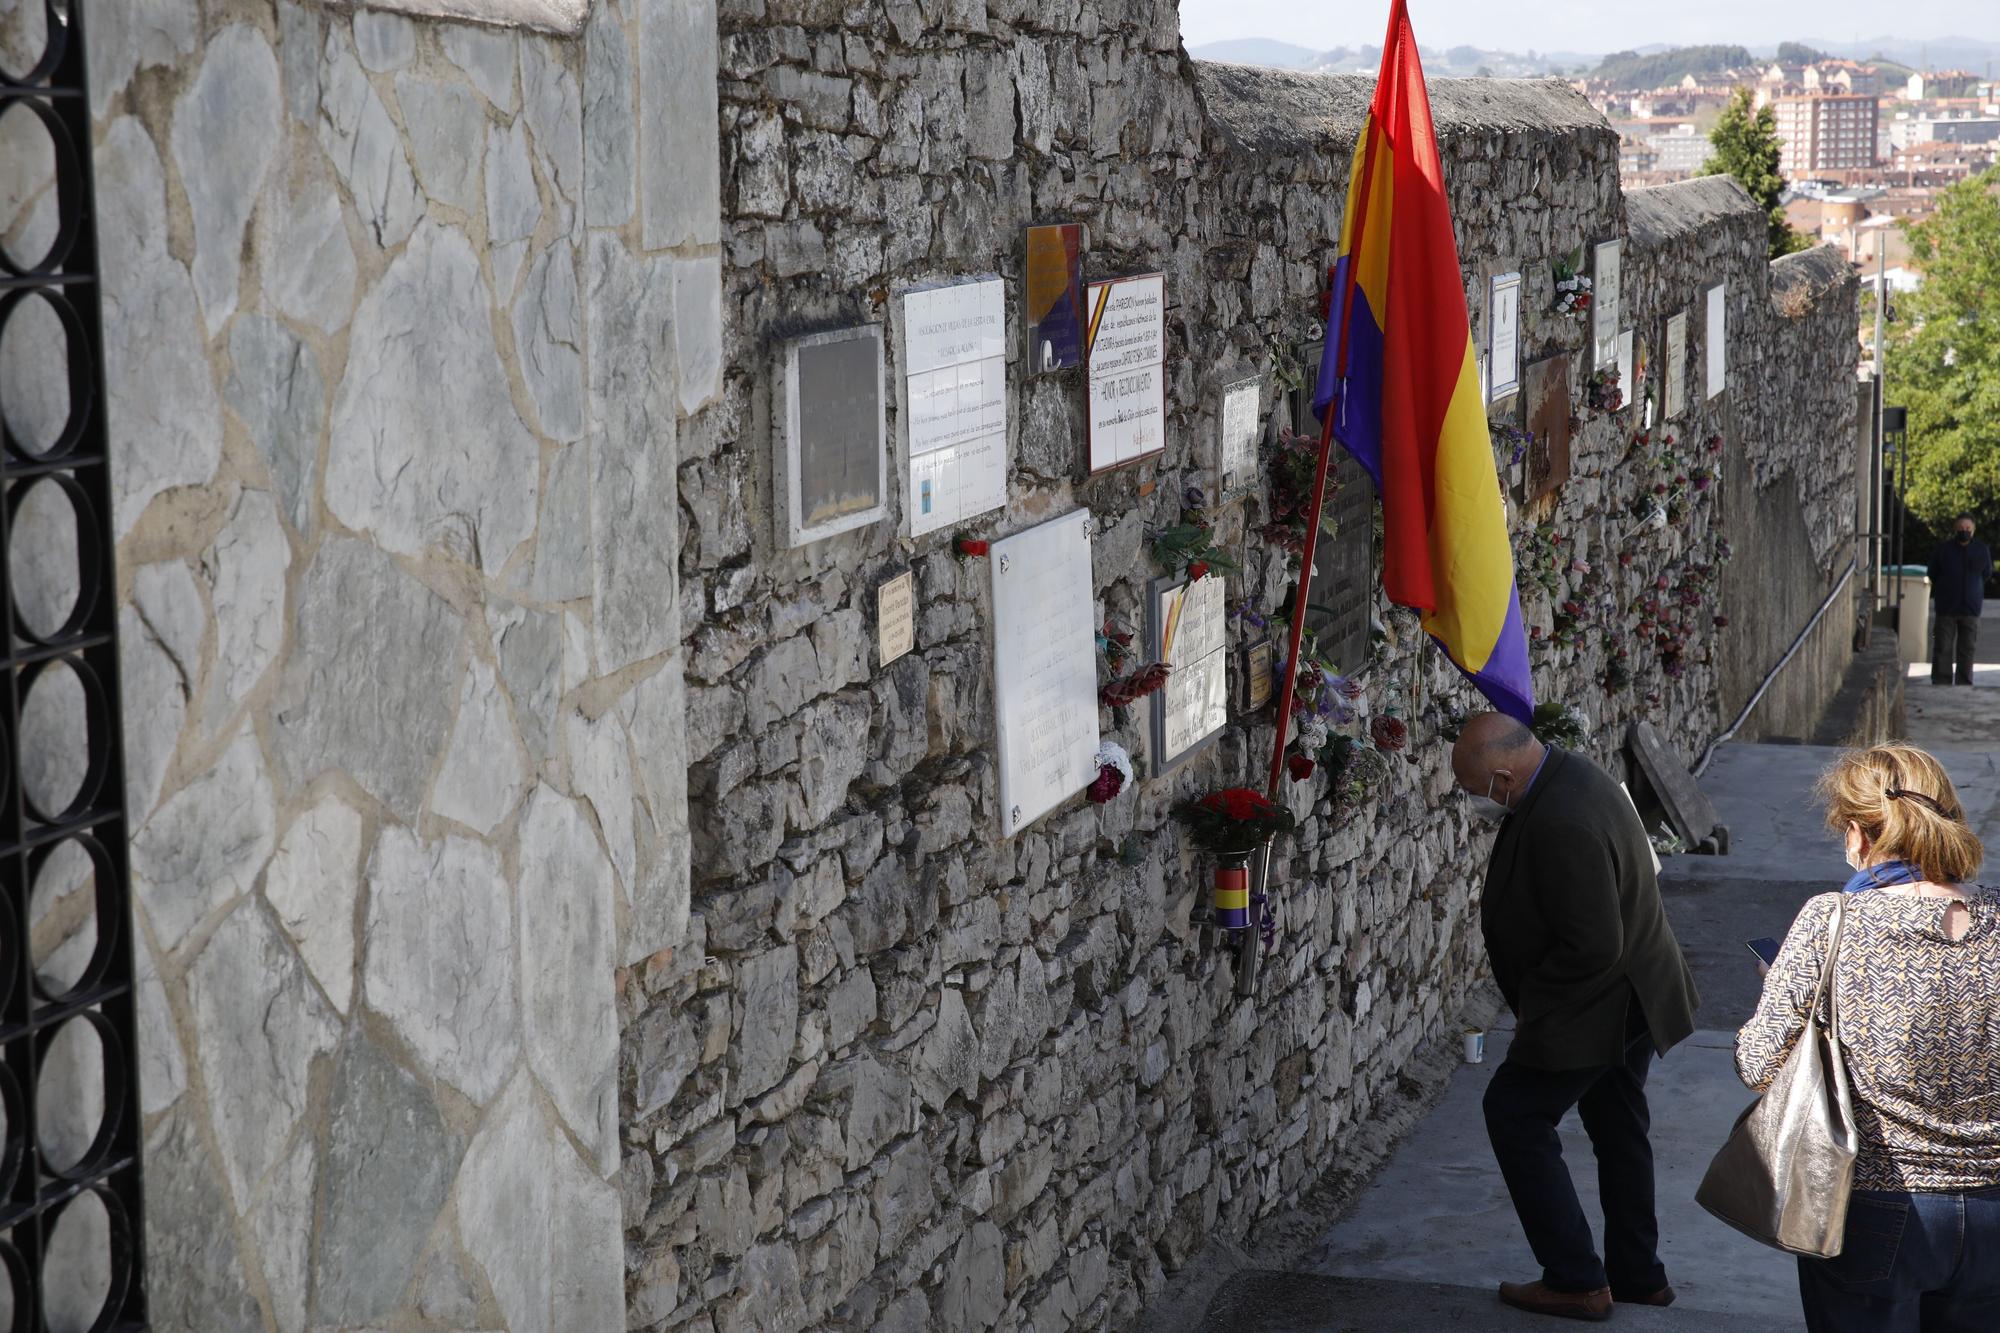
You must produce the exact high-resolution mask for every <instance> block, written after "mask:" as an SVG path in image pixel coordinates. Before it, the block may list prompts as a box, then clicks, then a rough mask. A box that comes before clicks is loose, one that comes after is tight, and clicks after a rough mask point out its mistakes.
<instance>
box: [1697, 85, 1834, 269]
mask: <svg viewBox="0 0 2000 1333" xmlns="http://www.w3.org/2000/svg"><path fill="white" fill-rule="evenodd" d="M1701 171H1702V174H1703V175H1704V176H1734V177H1735V178H1736V179H1737V181H1738V182H1740V183H1741V184H1742V186H1743V188H1744V189H1746V190H1748V191H1749V192H1750V197H1751V198H1752V199H1755V200H1756V201H1757V202H1758V203H1760V204H1762V205H1763V206H1764V214H1765V218H1766V222H1767V226H1768V229H1769V232H1770V239H1771V258H1773V259H1776V258H1778V257H1779V256H1780V255H1788V254H1791V253H1792V252H1793V251H1795V250H1803V249H1805V248H1806V246H1807V245H1808V244H1809V242H1808V241H1807V240H1806V238H1805V237H1803V236H1801V235H1799V234H1798V233H1797V232H1795V231H1793V230H1792V224H1791V223H1789V222H1787V221H1786V220H1785V206H1784V205H1783V204H1781V203H1779V202H1778V196H1779V195H1780V194H1782V193H1784V189H1785V178H1784V177H1783V176H1780V175H1779V174H1778V117H1777V113H1776V112H1774V111H1772V110H1771V108H1770V107H1768V106H1767V107H1764V108H1763V109H1762V110H1758V109H1757V108H1755V107H1754V106H1753V105H1752V104H1751V98H1750V90H1749V89H1748V88H1738V89H1737V90H1736V92H1735V93H1734V94H1733V95H1732V96H1731V97H1730V99H1729V105H1728V106H1726V107H1724V108H1723V109H1722V115H1721V117H1720V118H1719V119H1718V120H1717V121H1716V122H1715V128H1714V129H1713V130H1711V131H1709V135H1708V161H1706V162H1704V163H1702V164H1701Z"/></svg>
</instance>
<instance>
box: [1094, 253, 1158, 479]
mask: <svg viewBox="0 0 2000 1333" xmlns="http://www.w3.org/2000/svg"><path fill="white" fill-rule="evenodd" d="M1086 308H1087V309H1088V310H1089V312H1090V323H1089V326H1088V328H1087V330H1086V332H1085V335H1084V344H1085V346H1084V357H1085V359H1086V361H1087V362H1088V363H1089V366H1090V418H1089V420H1090V470H1091V471H1092V472H1102V471H1104V470H1105V469H1106V468H1114V467H1120V466H1123V465H1124V464H1126V463H1133V462H1137V461H1138V460H1139V459H1141V458H1150V457H1152V456H1153V455H1155V454H1158V453H1162V452H1164V451H1165V449H1166V447H1167V375H1166V357H1167V279H1166V275H1165V274H1162V273H1142V274H1138V275H1136V276H1133V277H1129V278H1113V279H1110V280H1109V281H1106V282H1093V283H1091V284H1090V288H1089V293H1088V301H1087V303H1086Z"/></svg>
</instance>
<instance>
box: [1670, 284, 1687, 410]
mask: <svg viewBox="0 0 2000 1333" xmlns="http://www.w3.org/2000/svg"><path fill="white" fill-rule="evenodd" d="M1687 384H1688V317H1687V311H1685V310H1683V311H1681V312H1679V313H1678V314H1676V315H1675V316H1674V317H1673V318H1671V319H1669V320H1668V321H1667V409H1666V417H1665V419H1666V420H1669V421H1671V420H1673V418H1675V417H1677V416H1679V415H1680V414H1681V413H1682V411H1684V410H1685V409H1686V407H1687Z"/></svg>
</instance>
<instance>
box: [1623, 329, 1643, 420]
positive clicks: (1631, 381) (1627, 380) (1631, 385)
mask: <svg viewBox="0 0 2000 1333" xmlns="http://www.w3.org/2000/svg"><path fill="white" fill-rule="evenodd" d="M1635 354H1636V353H1635V348H1634V342H1633V337H1632V330H1630V329H1627V330H1625V331H1624V332H1623V333H1621V334H1619V335H1618V395H1619V410H1620V411H1623V410H1624V409H1625V408H1628V407H1630V406H1632V404H1633V403H1635V402H1637V401H1639V398H1640V390H1641V385H1640V384H1639V381H1638V379H1637V378H1636V377H1635V376H1634V374H1633V372H1634V371H1635V370H1636V369H1637V367H1636V366H1635V365H1634V364H1633V357H1634V355H1635Z"/></svg>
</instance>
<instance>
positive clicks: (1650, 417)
mask: <svg viewBox="0 0 2000 1333" xmlns="http://www.w3.org/2000/svg"><path fill="white" fill-rule="evenodd" d="M1654 327H1658V326H1657V325H1656V326H1654ZM1625 397H1626V400H1627V401H1628V402H1634V403H1637V404H1639V428H1640V429H1641V430H1651V429H1652V428H1653V423H1654V422H1655V421H1657V420H1659V416H1660V375H1659V366H1658V363H1657V362H1655V360H1654V359H1653V344H1652V340H1651V339H1649V338H1647V337H1645V336H1644V335H1642V334H1638V333H1635V334H1633V335H1632V387H1631V388H1630V389H1629V390H1627V391H1626V394H1625Z"/></svg>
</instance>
